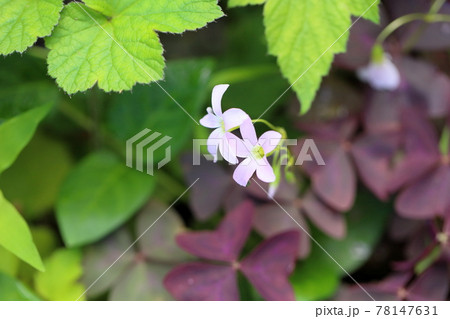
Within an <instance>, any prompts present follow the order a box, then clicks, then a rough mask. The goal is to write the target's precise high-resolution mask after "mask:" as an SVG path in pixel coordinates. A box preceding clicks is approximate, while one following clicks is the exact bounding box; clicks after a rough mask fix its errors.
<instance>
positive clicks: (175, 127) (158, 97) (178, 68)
mask: <svg viewBox="0 0 450 319" xmlns="http://www.w3.org/2000/svg"><path fill="white" fill-rule="evenodd" d="M212 66H213V63H212V62H211V60H206V59H201V60H180V61H176V62H170V63H168V65H167V71H166V73H167V74H166V80H165V82H164V83H162V85H163V86H164V89H165V90H167V91H168V92H170V94H171V95H172V96H173V98H174V99H175V100H176V101H177V102H178V103H180V105H181V106H183V107H184V109H185V110H186V112H188V113H189V114H190V115H191V116H192V117H193V118H194V119H196V120H197V121H198V119H199V118H200V111H201V107H202V106H203V105H204V102H205V100H206V98H207V96H208V94H209V93H210V91H209V89H208V85H207V84H208V81H209V79H210V76H211V72H212ZM111 104H112V105H111V107H110V109H109V113H108V127H109V128H110V130H111V131H112V132H113V133H114V134H115V135H116V136H117V137H118V138H119V139H121V140H123V141H126V140H127V139H129V138H130V137H132V136H134V135H135V134H136V133H138V132H140V131H141V130H143V129H145V128H148V129H151V130H152V131H157V132H159V133H161V134H163V135H166V136H170V137H172V139H171V140H170V141H168V142H167V143H168V145H170V146H171V152H172V155H173V156H175V155H176V154H177V153H178V152H179V151H181V150H182V148H183V147H185V146H186V143H187V141H188V139H189V138H190V136H191V132H192V128H193V126H195V125H196V124H195V122H194V121H192V119H190V118H189V116H188V115H187V114H186V113H185V112H184V111H183V110H182V109H181V108H180V107H179V106H178V105H177V104H176V103H175V102H174V101H173V100H172V99H171V98H170V97H168V96H167V95H166V93H164V91H163V90H161V88H160V87H158V86H157V85H156V84H152V85H150V86H148V85H145V86H144V85H140V86H137V87H136V88H134V89H133V91H132V92H125V93H123V94H121V95H115V96H114V97H113V100H112V103H111ZM202 111H203V110H202ZM153 155H154V158H153V159H154V161H155V162H157V161H159V160H160V159H162V158H163V157H164V156H165V148H160V149H159V150H156V151H155V154H153Z"/></svg>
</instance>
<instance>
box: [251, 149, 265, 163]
mask: <svg viewBox="0 0 450 319" xmlns="http://www.w3.org/2000/svg"><path fill="white" fill-rule="evenodd" d="M252 155H253V157H254V158H255V159H256V160H260V159H261V158H263V157H264V155H266V153H264V149H263V148H262V146H261V145H256V146H255V147H253V149H252Z"/></svg>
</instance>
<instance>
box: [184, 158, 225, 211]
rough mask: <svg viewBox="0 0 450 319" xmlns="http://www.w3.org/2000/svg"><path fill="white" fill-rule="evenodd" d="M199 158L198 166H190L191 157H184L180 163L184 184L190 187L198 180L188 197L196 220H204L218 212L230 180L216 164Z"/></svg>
mask: <svg viewBox="0 0 450 319" xmlns="http://www.w3.org/2000/svg"><path fill="white" fill-rule="evenodd" d="M200 157H201V159H200V165H192V155H190V156H185V157H184V158H183V160H182V161H183V170H184V175H185V179H186V182H187V183H189V185H190V184H192V183H194V181H195V180H197V179H198V181H197V182H196V183H195V185H194V186H192V189H191V194H190V197H189V203H190V206H191V208H192V211H193V213H194V215H195V217H196V218H197V219H198V220H206V219H208V218H210V217H211V216H212V215H214V213H217V211H218V210H219V208H220V206H221V204H222V200H223V196H224V195H225V193H226V191H227V189H228V188H229V187H230V185H231V183H232V179H231V175H230V174H227V172H226V171H225V170H224V169H222V168H221V167H220V166H219V165H217V163H213V162H211V161H207V160H206V159H205V158H204V157H203V156H202V155H200ZM211 190H214V191H213V192H212V191H211Z"/></svg>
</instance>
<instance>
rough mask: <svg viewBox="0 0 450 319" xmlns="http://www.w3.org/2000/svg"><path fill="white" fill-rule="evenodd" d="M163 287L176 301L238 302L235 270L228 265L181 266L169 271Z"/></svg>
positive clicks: (196, 264) (194, 264) (192, 264)
mask: <svg viewBox="0 0 450 319" xmlns="http://www.w3.org/2000/svg"><path fill="white" fill-rule="evenodd" d="M164 286H165V287H166V289H167V290H168V291H169V292H170V293H171V294H172V296H173V297H174V298H175V299H176V300H189V301H191V300H193V301H236V300H239V290H238V287H237V278H236V270H235V269H233V267H231V266H228V265H213V264H207V263H200V262H193V263H187V264H183V265H180V266H178V267H176V268H174V269H173V270H171V271H170V273H169V274H168V275H167V276H166V278H165V279H164Z"/></svg>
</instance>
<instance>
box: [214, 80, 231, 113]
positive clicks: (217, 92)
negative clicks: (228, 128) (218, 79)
mask: <svg viewBox="0 0 450 319" xmlns="http://www.w3.org/2000/svg"><path fill="white" fill-rule="evenodd" d="M228 87H229V85H228V84H219V85H216V86H215V87H214V89H213V91H212V96H211V104H212V108H213V110H214V114H216V115H217V116H222V96H223V94H224V93H225V91H226V90H227V89H228Z"/></svg>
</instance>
